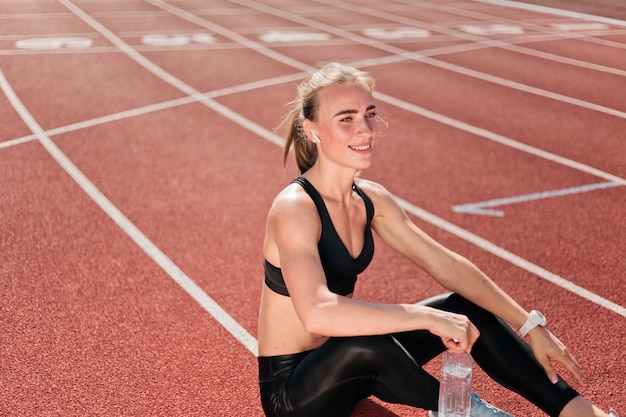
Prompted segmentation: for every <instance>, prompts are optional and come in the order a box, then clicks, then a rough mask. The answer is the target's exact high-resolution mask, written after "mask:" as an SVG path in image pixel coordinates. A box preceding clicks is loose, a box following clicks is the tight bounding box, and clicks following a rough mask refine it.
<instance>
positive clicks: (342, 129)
mask: <svg viewBox="0 0 626 417" xmlns="http://www.w3.org/2000/svg"><path fill="white" fill-rule="evenodd" d="M317 100H318V107H317V109H316V110H317V111H316V120H315V121H314V122H311V121H308V123H307V124H306V125H305V129H306V130H308V131H309V133H310V131H311V130H315V133H316V135H317V136H318V137H319V138H320V143H319V144H318V153H319V156H318V158H323V159H324V160H327V161H331V162H333V163H335V164H337V165H341V166H345V167H347V168H351V169H355V170H364V169H366V168H368V167H369V166H370V163H371V154H372V145H373V143H374V141H375V139H376V135H377V134H378V122H377V119H376V103H375V102H374V98H373V97H372V94H371V92H370V91H369V89H368V88H367V87H365V86H363V85H362V84H360V83H350V84H339V85H335V86H331V87H326V88H323V89H322V90H320V91H319V92H318V97H317ZM309 137H313V135H312V134H310V135H309Z"/></svg>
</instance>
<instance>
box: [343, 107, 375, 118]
mask: <svg viewBox="0 0 626 417" xmlns="http://www.w3.org/2000/svg"><path fill="white" fill-rule="evenodd" d="M375 108H376V105H375V104H370V105H369V106H367V109H365V111H366V112H368V111H370V110H374V109H375ZM358 112H359V111H358V110H342V111H340V112H339V113H337V114H335V115H334V116H333V117H337V116H341V115H344V114H354V113H358Z"/></svg>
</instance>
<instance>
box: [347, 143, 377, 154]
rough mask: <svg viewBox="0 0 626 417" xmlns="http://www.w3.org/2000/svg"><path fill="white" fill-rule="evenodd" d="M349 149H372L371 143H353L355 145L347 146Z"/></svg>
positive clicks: (361, 150)
mask: <svg viewBox="0 0 626 417" xmlns="http://www.w3.org/2000/svg"><path fill="white" fill-rule="evenodd" d="M349 148H350V149H352V150H353V151H360V152H363V151H369V150H370V149H372V145H371V144H368V145H355V146H349Z"/></svg>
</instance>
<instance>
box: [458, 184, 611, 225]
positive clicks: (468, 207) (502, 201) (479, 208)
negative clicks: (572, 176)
mask: <svg viewBox="0 0 626 417" xmlns="http://www.w3.org/2000/svg"><path fill="white" fill-rule="evenodd" d="M620 185H623V184H620V183H618V182H613V181H610V182H600V183H597V184H589V185H582V186H579V187H571V188H563V189H561V190H553V191H542V192H539V193H533V194H526V195H520V196H516V197H507V198H499V199H496V200H489V201H481V202H478V203H468V204H462V205H458V206H453V207H452V210H454V211H455V212H457V213H466V214H479V215H483V216H496V217H504V211H502V210H493V209H491V208H490V207H498V206H505V205H508V204H517V203H524V202H527V201H533V200H541V199H544V198H553V197H561V196H564V195H571V194H579V193H586V192H588V191H594V190H601V189H604V188H611V187H619V186H620Z"/></svg>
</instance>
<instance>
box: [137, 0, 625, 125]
mask: <svg viewBox="0 0 626 417" xmlns="http://www.w3.org/2000/svg"><path fill="white" fill-rule="evenodd" d="M146 1H150V2H151V3H153V4H155V5H156V1H154V0H146ZM230 1H231V2H232V3H236V4H239V5H242V6H245V7H249V8H252V9H255V10H258V11H260V12H264V13H267V14H270V15H273V16H276V17H279V18H283V19H287V20H291V21H293V22H296V23H300V24H302V25H306V26H309V27H310V28H315V29H318V30H324V31H326V32H328V33H332V34H334V35H336V36H339V37H342V38H345V39H349V40H352V41H354V42H356V43H358V44H361V45H367V46H370V47H372V48H376V49H379V50H382V51H385V52H389V53H392V54H396V55H398V56H403V57H405V58H407V59H408V60H412V61H416V62H423V63H425V64H428V65H431V66H434V67H437V68H441V69H444V70H447V71H450V72H454V73H457V74H461V75H465V76H468V77H471V78H476V79H479V80H483V81H487V82H490V83H492V84H496V85H501V86H503V87H506V88H511V89H514V90H518V91H523V92H525V93H529V94H533V95H536V96H539V97H544V98H548V99H551V100H555V101H560V102H563V103H567V104H570V105H574V106H578V107H582V108H586V109H589V110H594V111H597V112H600V113H605V114H609V115H612V116H615V117H619V118H622V119H626V112H623V111H619V110H616V109H612V108H609V107H606V106H602V105H599V104H595V103H591V102H588V101H585V100H581V99H577V98H574V97H569V96H566V95H564V94H558V93H554V92H552V91H547V90H543V89H541V88H537V87H533V86H530V85H526V84H522V83H518V82H515V81H511V80H508V79H505V78H502V77H498V76H495V75H491V74H487V73H484V72H481V71H476V70H472V69H470V68H466V67H463V66H460V65H455V64H451V63H448V62H445V61H441V60H438V59H434V58H430V57H427V56H426V55H423V54H421V53H418V52H411V51H407V50H405V49H401V48H398V47H395V46H392V45H388V44H386V43H384V42H381V41H378V40H376V39H372V38H367V37H365V36H361V35H356V34H354V33H352V32H349V31H347V30H343V29H340V28H337V27H334V26H330V25H327V24H325V23H320V22H318V21H315V20H312V19H309V18H306V17H303V16H300V15H296V14H293V13H290V12H286V11H284V10H280V9H277V8H274V7H271V6H266V5H262V4H259V3H257V2H255V1H252V0H230ZM159 2H160V1H159ZM318 2H321V3H325V4H326V3H328V1H326V0H324V1H321V0H318ZM353 7H354V6H353ZM246 41H247V42H248V43H249V42H251V41H249V40H247V39H246ZM289 59H291V58H289Z"/></svg>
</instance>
